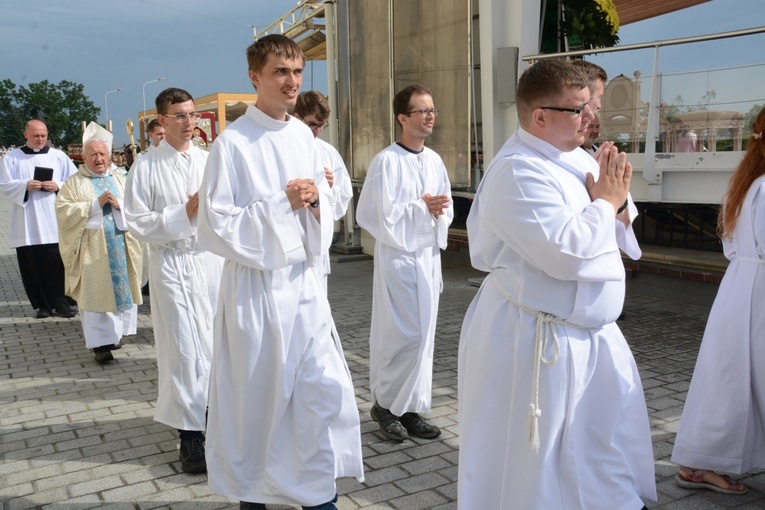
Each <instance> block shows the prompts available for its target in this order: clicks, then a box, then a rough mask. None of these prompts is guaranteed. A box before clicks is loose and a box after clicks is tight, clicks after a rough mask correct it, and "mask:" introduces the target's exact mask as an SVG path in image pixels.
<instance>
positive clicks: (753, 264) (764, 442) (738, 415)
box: [672, 177, 765, 474]
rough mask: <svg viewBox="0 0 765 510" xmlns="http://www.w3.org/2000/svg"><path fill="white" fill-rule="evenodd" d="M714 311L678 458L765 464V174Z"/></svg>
mask: <svg viewBox="0 0 765 510" xmlns="http://www.w3.org/2000/svg"><path fill="white" fill-rule="evenodd" d="M723 249H724V251H725V256H726V257H727V258H728V259H729V260H730V265H729V266H728V269H727V270H726V271H725V276H724V277H723V280H722V282H721V283H720V288H719V289H718V291H717V297H716V298H715V301H714V304H713V305H712V310H711V311H710V313H709V319H708V320H707V327H706V330H705V331H704V338H703V340H702V341H701V349H700V351H699V357H698V359H697V361H696V368H695V370H694V371H693V378H692V379H691V386H690V388H689V389H688V397H687V398H686V400H685V408H684V409H683V417H682V419H681V420H680V428H679V430H678V432H677V438H676V439H675V448H674V450H673V452H672V461H673V462H676V463H678V464H680V465H683V466H687V467H690V468H694V469H711V470H714V471H722V472H727V473H734V474H741V473H746V472H747V471H751V470H753V469H755V468H765V370H763V368H762V366H761V363H762V361H763V360H765V313H763V310H765V177H760V178H759V179H757V180H755V181H754V183H752V185H751V186H750V188H749V191H748V193H747V196H746V198H745V199H744V202H743V203H742V206H741V212H740V214H739V217H738V221H737V222H736V228H735V230H734V231H733V237H732V239H731V238H727V237H726V238H725V239H723Z"/></svg>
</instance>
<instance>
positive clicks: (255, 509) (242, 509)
mask: <svg viewBox="0 0 765 510" xmlns="http://www.w3.org/2000/svg"><path fill="white" fill-rule="evenodd" d="M239 510H266V505H264V504H263V503H248V502H246V501H240V502H239Z"/></svg>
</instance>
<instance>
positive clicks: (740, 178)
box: [717, 108, 765, 238]
mask: <svg viewBox="0 0 765 510" xmlns="http://www.w3.org/2000/svg"><path fill="white" fill-rule="evenodd" d="M763 133H765V108H763V109H762V110H760V113H759V114H757V118H756V119H755V120H754V124H752V135H754V136H753V138H752V140H750V141H749V146H748V147H747V149H746V154H744V159H743V160H741V163H739V165H738V168H736V171H735V172H733V177H731V178H730V185H729V186H728V193H727V194H726V200H725V205H724V206H723V207H722V208H720V215H719V216H718V218H717V233H718V234H719V235H720V237H721V238H726V237H728V238H730V237H732V235H733V229H734V228H736V222H737V221H738V216H739V214H741V205H742V204H743V203H744V198H746V194H747V192H748V191H749V188H750V187H751V186H752V183H753V182H754V181H755V179H757V178H758V177H760V176H761V175H763V174H765V140H763V139H762V135H763Z"/></svg>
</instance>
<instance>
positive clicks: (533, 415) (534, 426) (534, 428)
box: [529, 403, 542, 453]
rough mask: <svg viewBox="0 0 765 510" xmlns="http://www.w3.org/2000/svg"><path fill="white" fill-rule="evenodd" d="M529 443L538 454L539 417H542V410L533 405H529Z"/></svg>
mask: <svg viewBox="0 0 765 510" xmlns="http://www.w3.org/2000/svg"><path fill="white" fill-rule="evenodd" d="M529 408H530V409H529V441H531V447H532V448H534V451H535V452H537V453H539V446H540V443H539V417H540V416H542V410H541V409H539V408H538V407H537V406H535V405H534V404H533V403H532V404H529Z"/></svg>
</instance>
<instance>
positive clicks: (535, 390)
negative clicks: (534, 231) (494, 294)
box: [491, 278, 589, 452]
mask: <svg viewBox="0 0 765 510" xmlns="http://www.w3.org/2000/svg"><path fill="white" fill-rule="evenodd" d="M491 281H492V283H493V284H494V287H496V289H497V290H498V291H499V293H500V294H502V295H503V296H504V297H505V299H507V300H508V301H510V302H511V303H512V304H514V305H515V306H517V307H518V308H520V309H521V310H523V311H524V312H526V313H528V314H531V315H534V316H536V318H537V327H536V333H535V335H534V376H533V379H532V383H531V404H529V441H531V446H532V447H533V448H534V450H535V451H537V452H539V446H540V441H539V417H540V416H542V409H541V408H540V407H539V374H540V370H541V367H542V363H544V364H545V365H546V366H548V367H551V366H553V365H555V363H557V362H558V355H559V354H560V343H558V332H557V331H556V330H555V326H553V324H562V325H564V326H570V327H572V328H578V329H589V328H587V327H584V326H580V325H578V324H574V323H572V322H568V321H565V320H563V319H560V318H558V317H556V316H555V315H553V314H551V313H546V312H541V311H539V310H532V309H531V308H528V307H526V306H523V305H522V304H520V303H519V302H517V301H516V300H515V299H513V298H511V297H510V296H508V295H507V293H505V291H504V290H502V289H501V288H500V286H499V284H497V280H496V279H495V278H492V279H491ZM548 333H552V339H553V342H554V346H555V354H554V356H553V358H552V359H551V360H548V359H547V358H545V351H546V350H547V344H548V341H549V335H548Z"/></svg>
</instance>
